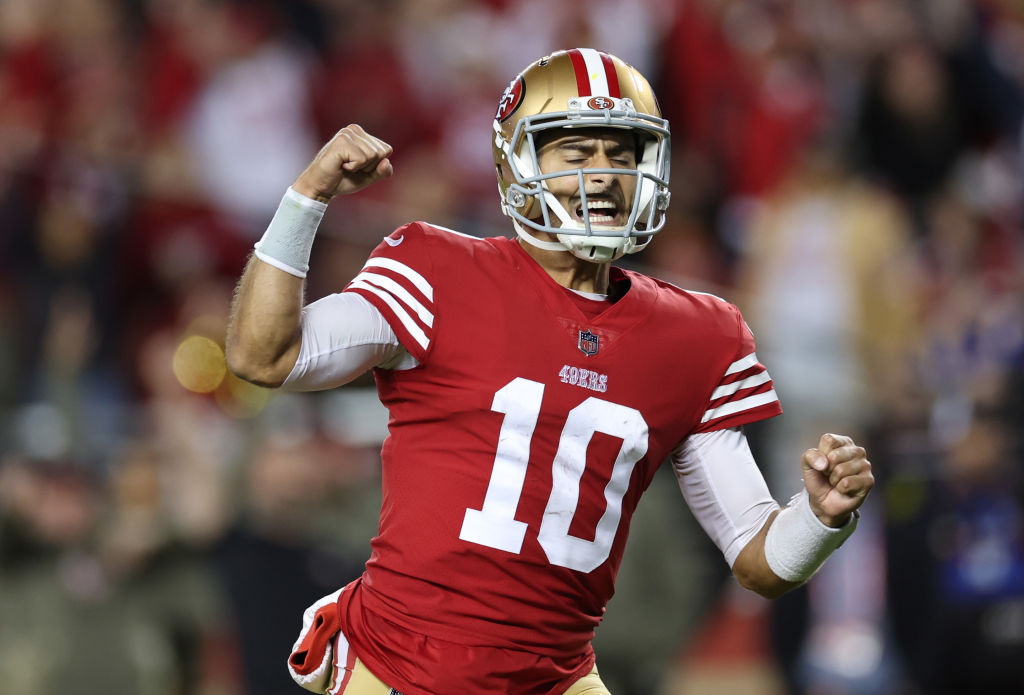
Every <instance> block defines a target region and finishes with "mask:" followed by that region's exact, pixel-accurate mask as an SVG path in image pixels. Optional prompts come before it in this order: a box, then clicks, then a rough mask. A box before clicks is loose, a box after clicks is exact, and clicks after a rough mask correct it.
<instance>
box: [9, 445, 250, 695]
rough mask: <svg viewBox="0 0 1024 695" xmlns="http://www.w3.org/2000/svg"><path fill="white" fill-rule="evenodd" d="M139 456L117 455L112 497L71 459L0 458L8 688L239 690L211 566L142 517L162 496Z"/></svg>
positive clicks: (170, 693) (27, 693) (218, 694)
mask: <svg viewBox="0 0 1024 695" xmlns="http://www.w3.org/2000/svg"><path fill="white" fill-rule="evenodd" d="M147 465H149V464H148V462H147V461H146V459H131V460H126V461H125V462H124V463H123V467H119V469H118V472H119V473H121V474H123V476H124V477H121V478H117V479H116V480H117V482H116V484H115V485H114V487H113V489H112V492H113V498H112V499H109V498H107V497H106V492H105V491H104V490H103V488H101V487H100V486H99V485H98V484H97V483H98V481H97V479H96V478H95V476H94V475H92V474H91V473H89V472H88V471H87V470H85V469H83V468H82V467H81V466H79V465H77V464H76V463H74V462H71V461H40V460H32V461H28V460H25V461H19V460H14V459H6V460H4V461H3V467H2V468H0V476H2V478H3V483H4V484H3V485H0V489H2V490H3V496H4V499H3V501H2V505H3V508H4V510H5V513H4V515H3V517H2V519H0V521H2V531H0V533H2V536H0V547H2V559H0V567H2V571H0V585H2V590H0V633H2V638H0V671H2V677H3V681H4V684H5V689H9V691H10V692H17V693H19V694H24V695H36V694H39V695H42V694H43V693H52V692H56V691H58V690H60V689H62V688H67V687H69V686H68V684H74V686H73V687H74V690H75V692H79V693H83V694H92V693H96V694H97V695H99V694H100V693H110V692H117V693H126V694H130V693H139V694H142V693H166V694H167V695H178V694H180V693H195V694H196V695H231V694H232V693H234V692H237V691H236V690H235V689H234V680H233V671H232V669H231V668H230V664H231V662H232V649H231V642H230V641H229V640H228V634H229V633H228V632H227V624H226V621H225V612H224V610H223V605H224V604H223V598H222V597H221V596H220V594H219V587H218V585H217V584H216V582H215V581H214V580H213V577H212V575H211V574H210V572H209V568H208V567H206V566H205V565H204V564H203V563H201V562H200V561H199V558H197V557H196V556H194V555H192V554H191V553H189V552H187V551H186V550H184V549H182V548H180V547H176V546H175V545H174V544H173V543H172V542H169V541H168V538H167V537H166V536H163V535H162V534H159V533H154V531H156V530H157V529H156V528H154V526H153V525H152V524H147V523H145V522H146V517H147V516H148V515H149V514H151V513H152V512H154V511H155V510H154V509H153V508H152V506H151V505H152V504H153V503H154V502H157V501H158V500H159V498H158V497H157V496H155V495H153V494H152V489H151V488H152V482H153V481H152V477H151V476H150V475H149V473H148V472H147V471H146V470H145V469H144V468H139V467H140V466H142V467H145V466H147ZM128 514H130V515H132V517H133V518H130V519H129V518H125V517H124V516H122V515H128ZM140 515H141V518H140ZM136 522H138V523H139V524H140V525H139V526H135V524H136Z"/></svg>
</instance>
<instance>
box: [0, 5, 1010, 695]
mask: <svg viewBox="0 0 1024 695" xmlns="http://www.w3.org/2000/svg"><path fill="white" fill-rule="evenodd" d="M572 46H594V47H599V48H602V49H605V50H608V51H610V52H612V53H615V54H617V55H619V56H620V57H623V58H624V59H627V60H628V61H629V62H631V63H633V64H634V65H636V66H637V67H638V68H639V69H640V70H641V71H642V72H644V73H645V74H647V75H648V76H649V77H651V79H652V82H653V83H654V84H655V87H656V92H657V93H658V95H659V97H660V99H661V104H662V108H663V110H664V111H665V113H666V115H667V116H668V117H669V118H670V119H671V121H672V127H673V134H674V138H673V146H674V147H673V172H672V188H673V201H672V208H671V211H670V212H671V215H670V220H669V225H668V227H667V229H666V230H665V231H664V232H663V233H662V234H661V235H660V236H659V238H658V239H657V240H656V242H655V243H654V244H653V245H652V247H651V249H650V250H647V251H645V252H644V253H642V254H640V255H638V256H636V257H631V258H630V259H629V261H628V262H629V263H630V264H631V265H633V266H635V267H637V268H640V269H644V270H646V271H649V272H652V273H654V274H657V275H659V276H661V277H663V278H665V279H668V280H670V281H673V282H676V283H677V284H680V285H682V286H685V287H688V288H692V289H698V290H703V291H710V292H714V293H716V294H719V295H723V296H725V297H727V298H729V299H730V300H732V301H734V302H735V303H737V304H738V305H739V306H740V307H741V308H742V309H743V311H744V313H745V315H746V316H747V318H748V320H749V322H750V323H751V326H752V328H753V330H754V333H755V335H756V336H757V338H758V344H759V350H758V352H759V355H760V356H761V358H762V360H763V361H764V362H765V363H766V364H767V365H768V366H769V369H770V370H771V371H772V374H773V376H774V378H775V381H776V386H777V390H778V392H779V394H780V396H781V398H782V400H783V404H784V407H785V408H786V415H785V416H784V417H783V418H781V419H778V421H773V422H769V423H767V424H764V425H760V426H757V427H753V428H750V430H749V435H750V437H751V440H752V442H753V445H754V447H755V449H756V452H757V454H758V456H759V459H760V460H761V461H763V462H764V467H765V473H766V475H767V477H768V479H769V481H770V484H771V487H772V489H773V492H774V493H775V495H776V497H777V498H779V499H786V498H788V496H789V495H790V494H792V493H793V492H795V491H796V487H797V486H798V485H799V478H798V475H797V473H796V470H797V469H796V466H797V463H798V456H799V452H801V451H802V450H803V449H804V448H806V447H808V446H811V445H813V444H814V443H815V441H816V439H817V434H818V433H820V432H822V431H830V430H831V431H842V432H845V433H849V434H852V435H854V436H855V437H856V438H857V439H858V440H859V441H862V442H864V443H865V444H866V445H867V446H868V449H869V454H870V458H871V459H872V461H873V463H874V465H875V472H876V476H877V481H878V482H877V486H876V489H875V492H874V494H873V495H872V497H871V498H870V500H869V503H868V504H867V505H866V507H865V509H864V515H863V519H862V521H861V529H860V530H859V531H858V533H857V534H856V535H855V536H854V537H853V539H852V540H851V541H850V542H849V543H848V544H847V546H845V547H844V549H843V551H842V552H841V553H840V554H839V555H838V556H836V557H835V558H834V559H833V560H832V561H831V562H830V563H829V564H828V565H827V566H826V569H825V570H824V571H822V572H821V573H820V574H819V575H818V576H816V577H815V579H814V580H813V581H812V582H811V583H810V585H809V586H808V587H807V588H805V589H801V590H799V591H797V592H794V593H793V594H791V595H789V596H787V597H785V598H784V599H782V600H780V601H778V602H775V603H768V602H765V601H762V600H760V599H758V598H757V597H754V596H753V595H750V594H746V593H744V592H742V591H740V590H738V589H737V588H736V587H735V583H734V582H733V581H732V580H731V579H729V577H728V575H727V571H726V568H725V566H724V564H723V563H722V561H721V558H720V556H719V555H717V552H716V551H714V549H713V548H710V547H709V543H708V541H707V540H706V539H705V538H704V537H703V535H702V533H701V532H700V531H699V529H697V528H696V526H695V524H694V522H693V519H692V518H691V517H690V515H689V513H688V512H687V511H686V509H685V505H684V504H683V503H682V500H681V498H680V496H679V493H678V491H677V490H676V489H675V487H674V485H675V483H674V481H673V480H672V479H671V475H666V476H661V477H660V478H659V479H658V480H657V481H656V483H655V485H654V486H653V487H652V489H651V491H650V492H649V494H648V496H647V498H646V504H645V505H641V510H640V512H638V514H637V518H636V521H635V524H634V533H633V538H632V539H631V543H632V545H631V547H630V549H629V551H628V553H627V558H626V565H625V567H624V569H623V572H622V577H621V580H620V585H619V592H618V594H617V595H616V597H615V599H614V600H613V602H612V604H611V606H610V609H609V615H608V619H607V621H606V624H605V625H603V626H602V628H601V629H600V631H599V633H598V638H597V648H598V655H599V666H600V667H601V669H602V672H603V673H604V675H605V679H606V680H607V681H608V683H609V685H610V686H611V689H612V691H613V692H614V693H616V695H640V694H645V695H650V694H652V693H655V694H657V695H682V694H703V693H741V694H742V693H749V694H751V695H754V694H757V695H776V694H782V693H809V694H825V693H827V694H830V695H831V694H837V695H838V694H847V693H848V694H851V695H852V694H855V693H872V694H878V693H881V694H883V695H884V694H889V693H894V694H895V693H925V692H927V693H962V692H990V693H1014V692H1018V693H1019V692H1024V659H1021V658H1020V657H1021V654H1024V492H1022V491H1024V488H1022V483H1024V481H1022V471H1024V450H1022V441H1021V423H1022V422H1024V417H1022V415H1024V399H1022V396H1021V393H1022V386H1024V378H1022V375H1024V274H1022V270H1021V268H1022V260H1024V258H1022V253H1024V234H1022V221H1024V218H1022V201H1024V197H1022V193H1024V191H1022V181H1024V179H1022V176H1021V173H1022V142H1024V141H1022V128H1021V125H1022V121H1021V117H1022V113H1024V9H1022V6H1021V4H1020V3H1019V2H1013V1H1012V0H976V1H974V2H969V1H968V0H927V1H926V0H921V1H918V2H912V1H910V0H788V1H783V0H746V1H742V2H741V1H736V0H717V1H716V0H679V1H678V2H674V1H673V0H634V1H633V2H629V3H620V2H616V1H614V0H590V1H589V2H576V1H574V0H570V1H567V2H558V3H554V2H547V1H545V0H522V1H521V2H517V1H515V0H415V1H414V0H376V1H374V2H361V1H358V0H296V1H286V0H278V1H277V2H273V1H271V0H259V1H252V2H243V1H240V0H2V1H0V692H4V693H10V694H11V695H41V694H43V693H47V694H48V693H54V692H67V693H73V694H76V695H78V694H81V695H91V694H92V693H97V694H99V693H104V694H109V693H118V694H119V695H120V694H124V695H134V694H136V693H138V694H140V695H164V694H167V695H171V694H174V695H183V694H189V695H192V694H201V695H243V694H245V695H263V694H269V693H275V694H276V693H288V692H297V689H296V688H295V687H293V686H291V685H290V682H289V681H288V680H287V675H286V673H285V669H284V658H285V655H286V653H287V651H288V649H289V648H290V646H291V641H292V638H293V635H294V634H295V632H296V630H297V628H298V616H299V613H300V611H301V609H302V608H303V607H304V606H306V605H307V604H308V603H310V602H312V601H313V600H314V599H315V598H317V597H319V596H320V595H322V594H326V593H328V592H329V591H331V590H333V589H334V588H335V587H336V586H337V585H339V584H341V583H342V582H344V581H347V580H348V579H349V578H351V577H352V576H353V575H354V574H355V573H357V572H358V571H359V566H360V564H361V563H362V561H363V560H364V559H365V557H366V553H367V539H368V538H369V536H370V535H371V534H372V533H373V531H374V529H375V515H376V511H377V505H378V504H379V492H378V491H377V483H378V480H377V464H378V461H377V448H378V446H379V442H380V438H381V437H382V431H383V428H384V424H383V420H382V413H381V410H380V407H379V405H378V404H377V403H376V399H375V397H374V395H373V392H372V390H371V389H372V382H371V381H370V380H369V379H360V380H358V381H357V382H355V383H354V384H352V385H350V386H348V387H345V388H343V389H339V390H337V391H335V392H331V393H325V394H318V395H309V396H286V395H281V394H272V393H269V392H267V391H264V390H261V389H258V388H255V387H251V386H248V385H246V384H243V383H240V382H239V381H237V380H236V379H234V378H233V377H232V376H231V375H230V374H228V373H226V372H225V368H224V361H223V351H222V343H223V334H224V321H225V317H226V315H227V312H228V305H229V301H230V296H231V291H232V287H233V283H234V281H235V279H236V278H237V276H238V274H239V272H240V270H241V267H242V264H243V262H244V260H245V258H246V255H247V253H248V250H249V248H250V247H251V245H252V243H253V241H254V240H255V239H257V238H258V237H259V235H260V234H261V233H262V229H263V228H264V226H265V224H266V222H267V220H268V219H269V217H270V215H271V214H272V213H273V210H274V209H275V207H276V205H277V202H278V200H279V198H280V195H281V192H282V191H283V189H284V187H285V186H287V185H288V183H290V182H291V180H292V179H293V177H294V176H295V175H296V174H297V172H298V171H300V170H301V168H302V167H303V166H304V164H305V163H306V162H307V161H308V160H309V158H310V157H311V156H312V154H313V153H314V152H315V150H316V148H317V147H318V146H319V144H320V143H321V142H323V141H324V140H325V139H326V138H328V137H329V136H330V134H331V133H332V132H333V131H334V130H335V129H337V128H339V127H341V126H343V125H345V124H347V123H350V122H356V123H360V124H361V125H363V126H364V127H365V128H366V129H367V130H368V131H370V132H372V133H374V134H376V135H378V136H380V137H382V138H383V139H385V140H387V141H388V142H390V143H391V144H392V145H394V147H395V155H394V157H393V161H394V164H395V170H396V176H395V177H394V178H393V179H392V180H390V181H388V182H385V183H382V184H380V185H377V186H375V187H373V188H372V189H370V190H367V191H365V192H364V193H361V194H360V195H359V196H357V197H355V198H352V199H346V200H344V201H339V202H337V203H336V204H335V205H334V206H332V208H331V209H330V210H329V212H328V214H327V216H326V218H325V220H324V224H323V226H322V229H321V232H320V234H319V236H318V240H317V244H316V248H315V249H314V258H313V261H312V267H313V271H312V273H311V275H310V280H309V295H310V296H314V297H315V296H319V295H321V294H323V293H326V292H330V291H334V290H336V289H338V288H340V287H341V286H343V285H344V283H345V282H346V281H347V280H348V279H349V278H351V277H352V276H353V275H354V274H355V272H356V271H357V270H358V268H359V266H360V265H361V263H362V260H363V259H364V258H365V256H366V254H367V253H368V252H369V250H370V249H371V248H372V247H373V246H374V245H375V244H376V243H377V241H378V240H379V239H380V238H381V236H383V235H384V234H386V233H388V232H390V231H391V229H393V228H394V227H395V226H397V225H398V224H401V223H403V222H405V221H408V220H410V219H424V220H428V221H432V222H436V223H438V224H442V225H446V226H450V227H453V228H456V229H459V230H461V231H464V232H467V233H472V234H477V235H482V236H483V235H492V234H506V233H507V232H508V231H509V225H508V224H507V221H506V220H504V219H503V218H501V216H500V214H499V212H498V201H497V198H496V195H495V182H494V177H493V174H492V164H491V160H490V153H489V146H488V143H489V140H490V136H489V129H490V118H491V115H492V114H493V111H494V108H495V105H496V103H497V99H498V96H499V95H500V94H501V91H502V89H503V88H504V86H505V85H506V84H507V82H508V80H509V79H510V78H511V77H512V75H513V74H514V73H515V72H516V71H517V70H518V69H520V68H521V67H524V66H525V65H526V64H528V63H529V62H530V61H532V60H533V59H534V58H536V57H537V56H539V55H542V54H543V53H545V52H547V51H549V50H554V49H558V48H566V47H572Z"/></svg>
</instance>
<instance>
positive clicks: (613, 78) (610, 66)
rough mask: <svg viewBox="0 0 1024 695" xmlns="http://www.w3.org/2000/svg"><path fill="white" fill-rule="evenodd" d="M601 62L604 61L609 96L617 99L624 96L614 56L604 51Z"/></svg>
mask: <svg viewBox="0 0 1024 695" xmlns="http://www.w3.org/2000/svg"><path fill="white" fill-rule="evenodd" d="M601 62H602V63H604V76H605V79H607V80H608V96H610V97H615V98H616V99H620V98H622V92H620V91H619V76H618V75H617V74H616V73H615V63H613V62H612V57H611V56H610V55H608V54H607V53H604V52H602V53H601Z"/></svg>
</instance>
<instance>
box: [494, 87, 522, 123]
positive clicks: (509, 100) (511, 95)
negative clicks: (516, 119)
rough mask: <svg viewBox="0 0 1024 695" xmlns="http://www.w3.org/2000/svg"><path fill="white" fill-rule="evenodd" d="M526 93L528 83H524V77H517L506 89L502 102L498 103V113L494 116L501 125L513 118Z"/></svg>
mask: <svg viewBox="0 0 1024 695" xmlns="http://www.w3.org/2000/svg"><path fill="white" fill-rule="evenodd" d="M525 93H526V82H524V81H523V76H522V75H517V76H516V78H515V79H514V80H512V81H511V82H510V83H509V85H508V87H505V92H504V94H502V95H501V101H499V102H498V113H496V114H495V115H494V118H495V120H497V121H498V122H499V123H500V122H501V121H504V120H505V119H506V118H508V117H509V116H511V115H512V114H513V113H514V112H515V110H516V109H517V108H519V105H520V104H521V103H522V102H523V95H524V94H525Z"/></svg>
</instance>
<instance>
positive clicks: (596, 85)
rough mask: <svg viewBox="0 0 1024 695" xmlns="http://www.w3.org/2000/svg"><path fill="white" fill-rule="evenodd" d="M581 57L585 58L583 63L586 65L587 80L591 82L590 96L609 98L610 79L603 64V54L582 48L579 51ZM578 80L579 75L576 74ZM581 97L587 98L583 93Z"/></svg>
mask: <svg viewBox="0 0 1024 695" xmlns="http://www.w3.org/2000/svg"><path fill="white" fill-rule="evenodd" d="M579 52H580V55H581V56H583V62H584V64H585V65H586V67H585V68H584V70H586V73H585V75H586V79H587V80H588V81H589V82H590V91H588V92H587V94H588V95H590V94H592V95H594V96H602V97H608V96H611V94H609V93H608V77H607V76H606V75H605V67H604V63H602V62H601V54H600V53H598V52H597V51H595V50H594V49H593V48H581V49H579ZM576 76H577V79H578V78H579V73H578V72H577V73H576ZM580 96H586V95H584V94H583V93H582V92H581V93H580Z"/></svg>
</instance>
